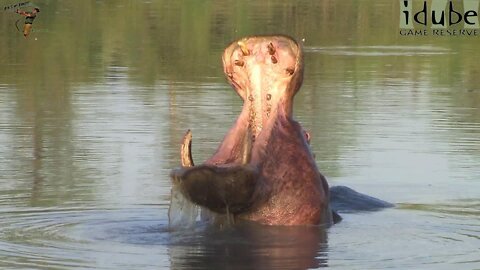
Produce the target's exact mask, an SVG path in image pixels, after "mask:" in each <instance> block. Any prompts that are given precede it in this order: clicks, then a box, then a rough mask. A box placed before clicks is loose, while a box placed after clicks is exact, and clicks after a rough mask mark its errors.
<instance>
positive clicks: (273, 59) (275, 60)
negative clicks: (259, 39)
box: [272, 55, 278, 64]
mask: <svg viewBox="0 0 480 270" xmlns="http://www.w3.org/2000/svg"><path fill="white" fill-rule="evenodd" d="M277 62H278V60H277V58H276V57H275V55H272V63H274V64H276V63H277Z"/></svg>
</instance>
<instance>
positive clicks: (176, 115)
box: [0, 0, 480, 269]
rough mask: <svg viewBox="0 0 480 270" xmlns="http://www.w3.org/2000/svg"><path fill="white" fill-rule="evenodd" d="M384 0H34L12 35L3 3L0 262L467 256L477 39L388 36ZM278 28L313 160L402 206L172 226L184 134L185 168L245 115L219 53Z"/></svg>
mask: <svg viewBox="0 0 480 270" xmlns="http://www.w3.org/2000/svg"><path fill="white" fill-rule="evenodd" d="M397 5H398V2H396V1H386V0H385V1H354V0H346V1H321V2H318V3H312V1H303V0H302V1H295V2H292V1H267V2H259V1H250V0H248V1H241V2H240V1H230V0H229V1H222V2H220V1H173V2H172V1H130V0H118V1H94V2H91V1H78V0H77V1H43V2H42V3H41V7H42V12H41V13H40V14H39V16H38V18H37V19H36V20H35V25H34V30H35V31H33V32H32V34H31V38H29V39H27V40H25V39H24V38H23V36H22V35H21V34H20V35H19V34H18V33H17V32H15V31H16V30H15V27H14V23H15V21H16V20H17V19H18V18H17V17H16V16H17V15H15V14H10V13H2V14H1V16H0V22H1V23H0V216H1V217H2V219H1V220H0V228H1V230H0V268H6V269H22V268H23V269H32V268H33V269H73V268H87V269H91V268H97V269H139V268H141V269H163V268H173V269H225V268H233V269H237V268H238V269H255V268H257V269H307V268H310V269H311V268H320V267H331V268H338V269H385V268H396V269H406V268H412V269H413V268H422V269H476V268H479V267H480V261H479V259H478V246H479V245H478V243H479V237H478V235H480V219H479V212H478V209H479V201H478V198H480V172H479V170H478V164H479V162H480V136H478V134H480V89H479V87H478V85H480V77H479V76H478V74H479V72H480V65H479V64H478V58H479V57H480V55H479V51H478V45H477V43H478V39H475V38H438V37H437V38H434V37H423V38H421V39H418V38H413V37H410V38H405V37H400V36H399V35H398V33H397V28H398V22H397V21H396V19H392V18H397V16H398V6H397ZM105 14H108V16H105ZM339 14H341V18H340V17H339ZM353 26H354V27H353ZM278 32H282V33H285V34H289V35H291V36H293V37H295V38H297V39H299V40H301V39H303V38H304V39H305V41H304V46H305V64H306V71H305V80H304V84H303V87H302V90H301V91H300V92H299V94H298V96H297V97H296V101H295V102H296V103H295V115H296V118H297V120H299V121H300V122H301V123H302V125H303V126H304V127H305V128H306V129H307V130H308V131H309V132H310V133H311V134H312V148H313V150H314V152H315V154H316V156H317V163H318V165H319V167H320V168H321V170H322V172H323V173H324V174H325V175H327V176H328V179H329V182H330V183H331V184H341V185H346V186H349V187H352V188H354V189H356V190H358V191H360V192H363V193H366V194H369V195H372V196H375V197H378V198H382V199H384V200H387V201H390V202H394V203H396V204H397V205H398V207H397V208H394V209H388V210H385V211H381V212H376V213H344V214H343V218H344V220H343V221H342V222H341V223H340V224H337V225H335V226H333V227H331V228H329V229H327V230H324V229H321V228H316V227H299V228H281V227H263V226H254V225H251V224H250V225H240V226H238V227H234V228H229V229H225V230H218V229H215V228H205V227H203V226H202V225H201V224H199V225H198V226H196V227H195V228H194V229H192V230H190V231H182V230H180V231H170V230H169V229H168V222H167V216H168V215H167V208H168V202H169V196H170V187H171V185H170V180H169V178H168V173H169V170H170V169H171V168H172V167H175V166H178V164H179V149H178V147H179V143H180V140H181V137H182V135H183V134H184V132H185V130H186V129H188V128H191V129H192V130H193V156H194V159H195V160H196V161H197V162H200V161H201V160H204V159H205V158H207V157H208V156H210V154H211V153H213V151H214V150H215V149H216V147H217V146H218V143H219V142H220V141H221V139H222V137H223V135H224V134H225V132H226V131H227V129H228V128H229V127H230V126H231V125H232V123H233V121H234V120H235V119H236V116H237V115H238V113H239V111H240V109H241V102H240V99H239V98H238V97H237V96H236V94H235V93H234V91H232V90H231V88H230V86H228V85H227V84H226V82H225V79H224V75H223V73H222V67H221V60H220V56H221V51H222V49H223V48H224V47H225V46H226V45H227V44H228V43H229V42H231V41H232V40H234V39H236V38H238V37H241V36H244V35H247V34H259V33H278ZM34 38H37V40H35V39H34Z"/></svg>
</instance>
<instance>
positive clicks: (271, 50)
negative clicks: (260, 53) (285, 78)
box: [267, 42, 275, 55]
mask: <svg viewBox="0 0 480 270" xmlns="http://www.w3.org/2000/svg"><path fill="white" fill-rule="evenodd" d="M267 48H268V53H269V54H270V55H274V54H275V47H274V46H273V43H271V42H270V44H268V46H267Z"/></svg>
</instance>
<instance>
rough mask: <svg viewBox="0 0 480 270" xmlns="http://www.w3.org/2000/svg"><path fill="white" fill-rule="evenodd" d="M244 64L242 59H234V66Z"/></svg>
mask: <svg viewBox="0 0 480 270" xmlns="http://www.w3.org/2000/svg"><path fill="white" fill-rule="evenodd" d="M244 64H245V62H243V61H242V60H235V65H236V66H239V67H243V65H244Z"/></svg>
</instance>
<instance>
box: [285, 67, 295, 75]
mask: <svg viewBox="0 0 480 270" xmlns="http://www.w3.org/2000/svg"><path fill="white" fill-rule="evenodd" d="M286 71H287V73H288V74H290V75H292V74H293V72H295V70H294V69H293V68H287V69H286Z"/></svg>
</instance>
